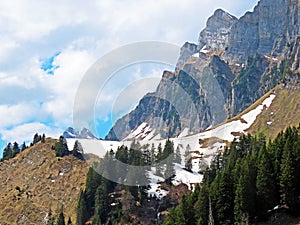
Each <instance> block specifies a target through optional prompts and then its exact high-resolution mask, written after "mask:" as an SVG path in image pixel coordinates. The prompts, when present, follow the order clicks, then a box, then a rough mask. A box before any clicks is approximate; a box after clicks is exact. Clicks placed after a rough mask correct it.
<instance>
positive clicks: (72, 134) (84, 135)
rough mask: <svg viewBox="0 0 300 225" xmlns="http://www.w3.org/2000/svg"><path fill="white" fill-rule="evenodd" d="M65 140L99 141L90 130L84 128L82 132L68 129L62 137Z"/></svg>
mask: <svg viewBox="0 0 300 225" xmlns="http://www.w3.org/2000/svg"><path fill="white" fill-rule="evenodd" d="M62 136H63V137H64V138H79V139H98V138H97V137H96V136H95V135H94V134H93V133H92V132H91V131H90V130H89V129H87V128H82V129H81V130H80V131H77V130H75V129H74V128H72V127H68V128H67V129H66V130H65V131H64V132H63V135H62Z"/></svg>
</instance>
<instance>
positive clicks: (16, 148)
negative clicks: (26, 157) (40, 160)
mask: <svg viewBox="0 0 300 225" xmlns="http://www.w3.org/2000/svg"><path fill="white" fill-rule="evenodd" d="M19 153H20V148H19V145H18V143H17V142H14V144H13V148H12V157H15V156H16V155H17V154H19Z"/></svg>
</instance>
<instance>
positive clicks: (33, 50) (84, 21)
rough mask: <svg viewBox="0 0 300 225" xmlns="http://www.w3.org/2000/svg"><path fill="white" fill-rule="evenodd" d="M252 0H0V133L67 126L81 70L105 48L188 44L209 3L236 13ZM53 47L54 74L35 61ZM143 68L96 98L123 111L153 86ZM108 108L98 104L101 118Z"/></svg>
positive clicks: (5, 136)
mask: <svg viewBox="0 0 300 225" xmlns="http://www.w3.org/2000/svg"><path fill="white" fill-rule="evenodd" d="M255 2H257V0H251V1H237V0H235V1H233V0H214V1H211V0H203V1H198V0H187V1H181V0H173V1H171V0H162V1H159V2H158V1H155V0H148V1H143V2H139V1H132V0H128V1H119V0H112V1H98V0H90V1H80V0H65V1H58V0H54V1H38V0H23V1H17V0H2V1H0V9H1V10H0V37H1V38H0V117H1V118H5V119H2V121H0V130H1V133H0V134H1V135H2V138H3V139H5V140H10V138H14V133H13V132H14V131H15V132H16V133H15V137H17V136H18V137H20V138H21V137H22V135H21V134H22V133H26V135H24V136H23V137H24V138H25V136H26V138H28V135H27V133H30V135H32V132H36V131H37V130H35V129H40V130H41V129H45V132H46V131H47V133H48V132H49V133H51V132H52V131H56V130H57V129H63V128H64V127H65V126H69V125H72V124H71V123H72V110H73V103H74V98H75V94H76V91H77V88H78V85H79V83H80V81H81V79H82V77H83V75H84V74H85V72H86V70H87V69H88V68H89V67H90V66H91V65H92V64H93V63H94V62H95V61H96V59H97V58H99V57H100V56H102V55H104V54H105V53H107V52H109V51H111V50H112V49H113V48H116V47H119V46H121V45H123V44H127V43H132V42H136V41H144V40H160V41H166V42H172V43H175V44H178V45H181V44H182V43H183V42H184V41H186V40H189V41H194V42H196V41H197V38H198V33H199V32H200V30H201V29H202V28H203V27H204V25H205V21H206V19H207V17H208V16H210V15H211V14H212V13H213V10H214V9H216V8H219V7H223V8H225V9H227V10H228V11H229V12H233V13H234V14H239V15H241V14H242V12H243V11H244V10H245V9H248V8H251V7H252V6H253V5H254V4H255ZM58 51H59V52H61V54H60V55H59V56H57V57H56V58H55V60H54V62H53V64H54V65H57V66H59V68H58V69H56V70H55V72H54V76H51V75H48V74H47V73H46V72H45V71H42V70H41V69H40V66H41V62H40V59H42V58H47V57H51V56H52V55H53V54H54V53H55V52H58ZM128 54H130V53H128ZM150 71H151V70H150ZM144 72H145V71H136V74H134V75H135V77H134V76H131V78H130V79H132V80H127V81H126V82H123V81H124V79H125V78H124V79H123V78H122V79H117V80H116V83H115V84H114V85H112V86H111V89H110V91H106V92H104V93H103V96H105V99H104V100H109V101H106V102H107V103H108V102H112V101H116V103H115V108H114V110H116V111H118V112H120V111H122V110H123V111H124V110H125V111H126V110H127V111H128V108H130V105H131V101H136V99H138V98H139V96H142V95H143V94H144V93H145V92H147V91H149V90H153V87H154V86H155V84H154V83H151V82H148V83H147V82H145V79H144V78H143V77H145V76H143V74H142V73H144ZM152 72H153V73H155V76H154V74H152V75H153V77H157V76H160V75H161V72H160V71H155V70H154V71H152ZM147 73H148V75H149V70H148V72H147ZM152 75H150V77H151V76H152ZM140 78H142V79H140ZM139 79H140V80H139ZM125 80H126V79H125ZM137 80H139V81H137ZM134 83H135V85H134ZM124 84H126V85H125V86H126V87H124ZM130 85H131V86H130ZM122 90H123V94H124V96H126V97H124V98H123V97H122V96H121V95H120V93H121V92H122ZM126 93H127V94H128V95H126ZM85 95H86V96H82V97H83V98H84V97H85V98H86V99H88V98H90V95H89V90H86V93H85ZM118 95H119V97H118ZM106 106H107V105H106ZM82 107H84V104H83V105H82ZM110 109H111V108H109V107H106V108H104V109H103V113H104V114H103V117H104V118H105V117H107V112H108V111H109V110H110ZM29 121H30V122H32V123H28V122H29ZM49 121H50V122H49ZM48 122H49V125H45V124H48ZM50 123H51V124H50ZM22 124H24V125H22ZM7 129H10V130H7ZM30 129H32V131H30ZM54 133H55V132H54Z"/></svg>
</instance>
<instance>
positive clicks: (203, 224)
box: [195, 183, 209, 225]
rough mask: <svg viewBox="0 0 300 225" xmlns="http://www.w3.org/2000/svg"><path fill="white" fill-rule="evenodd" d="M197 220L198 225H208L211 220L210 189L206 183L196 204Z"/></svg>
mask: <svg viewBox="0 0 300 225" xmlns="http://www.w3.org/2000/svg"><path fill="white" fill-rule="evenodd" d="M195 219H196V221H197V225H207V224H208V220H209V188H208V184H207V183H205V184H204V186H203V187H202V188H201V191H200V193H199V195H198V200H197V202H196V204H195Z"/></svg>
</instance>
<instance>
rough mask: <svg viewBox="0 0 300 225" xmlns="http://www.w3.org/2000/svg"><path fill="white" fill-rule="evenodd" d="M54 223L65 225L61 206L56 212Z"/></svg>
mask: <svg viewBox="0 0 300 225" xmlns="http://www.w3.org/2000/svg"><path fill="white" fill-rule="evenodd" d="M56 224H57V225H66V223H65V216H64V211H63V208H61V210H60V212H59V214H58V218H57V222H56Z"/></svg>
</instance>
